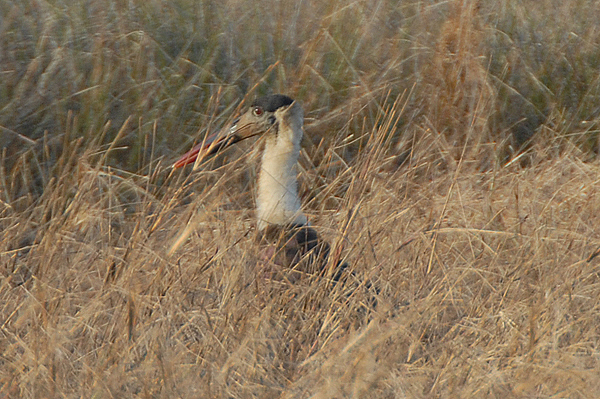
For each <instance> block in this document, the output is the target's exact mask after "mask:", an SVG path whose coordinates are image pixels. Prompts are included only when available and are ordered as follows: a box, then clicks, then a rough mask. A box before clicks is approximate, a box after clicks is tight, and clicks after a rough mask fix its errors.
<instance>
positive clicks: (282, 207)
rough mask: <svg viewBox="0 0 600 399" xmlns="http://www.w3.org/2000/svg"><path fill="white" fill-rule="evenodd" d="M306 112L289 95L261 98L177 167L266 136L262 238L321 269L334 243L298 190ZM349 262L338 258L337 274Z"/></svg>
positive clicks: (285, 256) (275, 253) (282, 254)
mask: <svg viewBox="0 0 600 399" xmlns="http://www.w3.org/2000/svg"><path fill="white" fill-rule="evenodd" d="M303 118H304V114H303V111H302V107H301V106H300V104H298V103H297V102H295V101H294V100H292V99H291V98H289V97H287V96H284V95H281V94H275V95H271V96H266V97H262V98H259V99H257V100H256V101H254V102H253V103H252V104H251V105H250V107H249V108H248V109H247V111H246V112H245V113H244V114H242V115H241V116H240V118H239V120H238V121H237V123H235V125H234V126H233V127H232V128H231V129H230V131H229V132H228V134H227V135H225V136H223V137H215V138H210V139H207V140H206V141H205V142H203V143H201V144H199V145H198V146H196V147H194V148H193V149H192V150H190V151H189V152H188V153H186V154H185V155H184V156H183V157H181V158H180V160H179V161H177V162H176V163H175V165H174V167H182V166H184V165H186V164H189V163H192V162H194V161H196V159H197V157H198V156H199V155H201V154H200V153H201V152H202V151H203V152H204V154H202V155H210V154H213V153H216V152H217V151H219V150H221V149H222V148H224V147H227V146H229V145H232V144H234V143H236V142H239V141H241V140H245V139H246V138H249V137H254V136H262V137H264V150H263V154H262V158H261V165H260V170H259V175H258V183H257V195H256V217H257V230H258V232H259V242H261V243H263V244H269V245H270V246H271V249H272V250H271V253H270V254H269V255H270V256H271V258H272V259H277V262H278V263H280V264H282V265H285V266H286V267H295V266H297V265H298V264H299V263H300V262H304V263H306V264H308V265H310V266H309V267H304V268H302V269H304V270H302V271H305V272H321V271H323V270H324V266H325V265H326V263H327V259H328V256H329V252H330V249H329V245H328V244H327V243H325V242H323V241H321V240H319V238H318V236H317V233H316V231H315V230H314V229H313V228H312V227H310V226H309V223H308V220H307V218H306V216H305V215H304V213H303V212H302V204H301V200H300V197H299V196H298V180H297V170H296V165H297V162H298V157H299V154H300V142H301V140H302V135H303V132H302V126H303ZM274 244H275V245H276V246H275V248H274V249H273V245H274ZM338 263H339V262H338ZM345 268H346V265H345V264H338V265H337V267H336V271H335V272H334V273H333V279H334V280H338V279H339V278H340V273H341V272H342V271H343V270H344V269H345Z"/></svg>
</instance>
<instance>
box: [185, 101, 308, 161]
mask: <svg viewBox="0 0 600 399" xmlns="http://www.w3.org/2000/svg"><path fill="white" fill-rule="evenodd" d="M303 118H304V114H303V112H302V107H301V106H300V104H298V103H297V102H295V101H294V100H292V99H291V98H290V97H288V96H285V95H283V94H273V95H269V96H265V97H261V98H258V99H256V100H255V101H254V102H252V104H251V105H250V106H249V107H246V109H245V112H244V113H243V114H242V115H241V116H240V117H239V118H238V119H236V121H235V122H234V123H233V125H232V126H231V127H230V128H229V129H227V131H226V132H224V133H223V132H218V133H216V134H213V135H212V136H209V137H208V138H206V139H205V140H204V141H203V142H202V143H199V144H198V145H196V146H195V147H194V148H192V149H191V150H190V151H188V152H187V153H185V154H184V155H183V156H182V157H181V158H179V160H177V162H175V164H173V167H174V168H180V167H183V166H185V165H187V164H190V163H192V162H195V161H196V159H197V158H198V157H200V158H204V157H206V156H209V155H212V154H215V153H217V152H219V151H220V150H222V149H224V148H226V147H229V146H230V145H232V144H235V143H238V142H240V141H242V140H246V139H248V138H250V137H255V136H266V140H269V141H272V140H275V141H277V142H286V143H289V144H291V145H294V146H299V145H300V141H301V140H302V122H303Z"/></svg>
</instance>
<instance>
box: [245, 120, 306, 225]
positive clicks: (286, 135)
mask: <svg viewBox="0 0 600 399" xmlns="http://www.w3.org/2000/svg"><path fill="white" fill-rule="evenodd" d="M296 128H299V129H301V126H300V127H298V126H296ZM287 129H290V130H291V129H293V128H292V127H291V126H286V125H284V124H282V125H280V131H279V132H278V135H277V136H274V137H268V138H267V140H266V143H265V148H264V152H263V156H262V163H261V166H260V172H259V176H258V193H257V199H256V203H257V204H256V208H257V209H256V213H257V215H256V216H257V218H258V229H259V230H262V229H264V228H266V227H267V226H268V225H269V224H278V225H286V224H291V223H295V224H302V225H304V224H306V223H307V219H306V216H305V215H304V214H303V213H302V209H301V202H300V198H299V197H298V180H297V177H296V163H297V162H298V156H299V154H300V141H299V140H293V139H291V138H292V137H300V138H302V131H301V130H300V131H299V132H293V131H283V130H287Z"/></svg>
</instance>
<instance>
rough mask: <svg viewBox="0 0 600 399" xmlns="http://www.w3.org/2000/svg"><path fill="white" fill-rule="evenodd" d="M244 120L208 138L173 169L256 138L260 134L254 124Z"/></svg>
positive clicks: (184, 155) (179, 160) (184, 156)
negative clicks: (255, 129)
mask: <svg viewBox="0 0 600 399" xmlns="http://www.w3.org/2000/svg"><path fill="white" fill-rule="evenodd" d="M244 119H245V118H244V117H243V116H242V117H241V118H239V119H238V120H237V121H236V122H234V124H233V126H231V127H230V128H229V129H227V131H226V132H222V131H220V132H217V133H215V134H212V135H210V136H208V137H207V138H206V139H204V140H203V141H202V142H201V143H199V144H197V145H196V146H194V148H192V149H191V150H189V151H188V152H186V153H185V154H183V155H182V156H181V158H179V159H178V160H177V161H176V162H175V163H174V164H173V168H181V167H184V166H185V165H188V164H190V163H193V162H196V160H197V159H198V158H200V160H202V159H203V158H205V157H207V156H210V155H214V154H216V153H218V152H219V151H221V150H223V149H225V148H227V147H229V146H230V145H232V144H235V143H238V142H240V141H242V140H245V139H247V138H250V137H253V136H256V135H257V134H258V133H256V132H255V131H254V129H252V124H251V123H247V121H245V120H244ZM196 163H197V162H196Z"/></svg>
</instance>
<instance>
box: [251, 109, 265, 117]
mask: <svg viewBox="0 0 600 399" xmlns="http://www.w3.org/2000/svg"><path fill="white" fill-rule="evenodd" d="M252 113H253V114H254V116H261V115H262V114H263V109H262V108H261V107H254V109H253V110H252Z"/></svg>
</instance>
